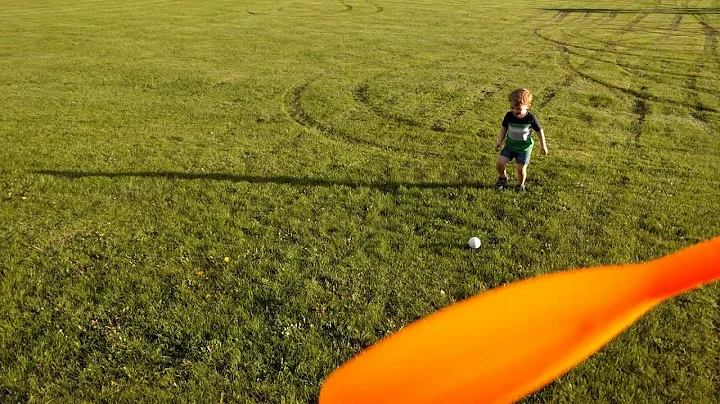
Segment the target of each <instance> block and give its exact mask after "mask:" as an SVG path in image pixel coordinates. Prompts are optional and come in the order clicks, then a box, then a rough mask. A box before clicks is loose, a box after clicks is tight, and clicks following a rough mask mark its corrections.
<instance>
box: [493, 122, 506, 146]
mask: <svg viewBox="0 0 720 404" xmlns="http://www.w3.org/2000/svg"><path fill="white" fill-rule="evenodd" d="M506 133H507V128H506V127H504V126H501V127H500V134H499V135H498V138H497V142H496V143H495V151H500V148H501V147H502V144H503V140H505V134H506Z"/></svg>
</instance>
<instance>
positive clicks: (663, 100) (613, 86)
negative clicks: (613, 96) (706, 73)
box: [535, 30, 720, 114]
mask: <svg viewBox="0 0 720 404" xmlns="http://www.w3.org/2000/svg"><path fill="white" fill-rule="evenodd" d="M535 32H536V34H537V36H538V37H539V38H540V39H543V40H545V41H547V42H549V43H552V44H554V45H555V46H556V47H557V48H558V49H559V50H560V51H561V52H562V53H563V54H566V53H567V54H572V53H571V52H568V51H567V49H568V47H574V48H581V49H585V50H590V51H599V50H598V49H594V48H589V47H584V46H577V45H573V44H570V43H566V42H562V41H559V40H556V39H553V38H549V37H547V36H545V35H543V34H542V33H540V32H539V31H537V30H536V31H535ZM601 53H602V52H601ZM607 53H615V54H625V53H621V52H613V51H612V49H610V50H609V51H608V52H607ZM575 55H576V56H581V57H584V58H585V59H586V60H590V57H591V56H587V55H580V54H577V53H575ZM626 55H630V56H636V57H641V56H642V55H633V54H626ZM565 59H566V60H565V63H564V65H565V66H566V71H569V72H572V73H573V74H575V75H576V76H579V77H581V78H583V79H586V80H589V81H592V82H593V83H596V84H599V85H601V86H603V87H606V88H607V89H609V90H614V91H620V92H622V93H625V94H627V95H630V96H633V97H635V98H644V99H645V100H647V101H652V102H659V103H666V104H671V105H677V106H681V107H686V108H690V109H697V105H694V104H692V103H688V102H684V101H678V100H673V99H669V98H663V97H659V96H655V95H652V94H643V93H642V92H641V91H638V90H634V89H632V88H624V87H620V86H618V85H616V84H614V83H611V82H608V81H605V80H603V79H600V78H597V77H593V76H591V75H589V74H587V73H584V72H583V71H582V69H580V68H577V67H574V66H572V64H571V63H570V61H569V58H565ZM594 60H595V59H593V61H594ZM660 60H668V58H661V59H660ZM682 60H687V61H688V62H691V64H692V65H694V64H696V63H697V61H696V60H692V61H690V60H689V59H682ZM689 65H690V63H689ZM710 91H714V90H710ZM701 112H703V113H716V114H717V113H720V110H718V109H716V108H712V107H706V106H704V107H703V108H702V111H701Z"/></svg>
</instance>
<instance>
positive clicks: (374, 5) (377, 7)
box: [365, 0, 385, 14]
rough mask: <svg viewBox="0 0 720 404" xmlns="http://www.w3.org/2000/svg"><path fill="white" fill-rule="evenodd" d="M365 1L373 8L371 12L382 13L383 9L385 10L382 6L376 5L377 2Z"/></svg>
mask: <svg viewBox="0 0 720 404" xmlns="http://www.w3.org/2000/svg"><path fill="white" fill-rule="evenodd" d="M365 3H367V4H368V5H370V6H372V7H374V8H375V11H374V12H373V14H377V13H382V12H383V10H385V9H384V8H383V7H382V6H378V5H377V4H375V3H371V2H369V1H367V0H365Z"/></svg>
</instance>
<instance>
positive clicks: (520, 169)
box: [517, 164, 528, 188]
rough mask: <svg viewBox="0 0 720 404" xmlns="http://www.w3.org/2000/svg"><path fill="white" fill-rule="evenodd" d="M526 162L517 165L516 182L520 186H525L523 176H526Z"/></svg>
mask: <svg viewBox="0 0 720 404" xmlns="http://www.w3.org/2000/svg"><path fill="white" fill-rule="evenodd" d="M527 166H528V165H527V164H518V166H517V182H518V186H519V187H520V188H524V187H525V178H526V177H527Z"/></svg>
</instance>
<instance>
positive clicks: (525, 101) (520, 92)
mask: <svg viewBox="0 0 720 404" xmlns="http://www.w3.org/2000/svg"><path fill="white" fill-rule="evenodd" d="M532 99H533V96H532V93H531V92H530V90H528V89H527V88H517V89H515V90H513V92H512V93H510V97H508V101H510V105H527V106H528V107H529V106H530V104H532Z"/></svg>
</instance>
